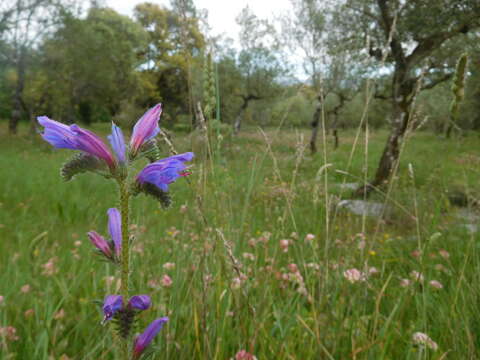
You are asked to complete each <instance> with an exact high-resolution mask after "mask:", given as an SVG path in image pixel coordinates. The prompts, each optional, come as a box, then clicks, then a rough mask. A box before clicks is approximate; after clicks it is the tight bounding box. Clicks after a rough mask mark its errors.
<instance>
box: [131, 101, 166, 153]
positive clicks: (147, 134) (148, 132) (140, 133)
mask: <svg viewBox="0 0 480 360" xmlns="http://www.w3.org/2000/svg"><path fill="white" fill-rule="evenodd" d="M161 114H162V104H157V105H155V106H154V107H152V108H151V109H149V110H148V111H147V112H146V113H145V114H143V116H142V117H141V118H140V120H138V121H137V123H136V124H135V126H134V127H133V132H132V137H131V139H130V151H131V153H132V156H135V155H136V154H137V152H138V149H140V147H141V146H142V144H144V143H145V142H146V141H148V140H150V139H152V138H153V137H155V136H156V135H157V134H158V133H159V132H160V127H159V126H158V121H159V120H160V115H161Z"/></svg>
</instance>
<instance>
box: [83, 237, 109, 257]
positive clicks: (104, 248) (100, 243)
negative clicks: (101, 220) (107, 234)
mask: <svg viewBox="0 0 480 360" xmlns="http://www.w3.org/2000/svg"><path fill="white" fill-rule="evenodd" d="M87 235H88V238H89V239H90V241H91V242H92V244H93V246H95V247H96V248H97V249H98V250H100V251H101V252H102V254H103V255H105V256H106V257H107V258H109V259H111V258H112V249H111V248H110V245H109V243H108V242H107V241H106V240H105V239H104V238H103V236H101V235H100V234H98V233H97V232H96V231H90V232H89V233H87Z"/></svg>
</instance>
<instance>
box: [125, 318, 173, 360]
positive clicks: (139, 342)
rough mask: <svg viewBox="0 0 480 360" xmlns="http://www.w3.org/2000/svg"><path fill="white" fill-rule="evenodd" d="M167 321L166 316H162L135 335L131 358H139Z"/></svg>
mask: <svg viewBox="0 0 480 360" xmlns="http://www.w3.org/2000/svg"><path fill="white" fill-rule="evenodd" d="M167 321H168V317H163V318H159V319H156V320H154V321H153V322H152V323H151V324H150V325H148V327H147V328H146V329H145V331H144V332H143V333H142V334H140V335H139V336H137V338H136V339H135V344H134V348H133V359H135V360H136V359H139V358H140V356H142V353H143V351H144V350H145V349H146V348H147V346H148V345H150V343H151V342H152V340H153V338H154V337H155V336H156V335H157V334H158V332H159V331H160V330H162V327H163V325H164V324H165V323H166V322H167Z"/></svg>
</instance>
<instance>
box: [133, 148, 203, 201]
mask: <svg viewBox="0 0 480 360" xmlns="http://www.w3.org/2000/svg"><path fill="white" fill-rule="evenodd" d="M193 156H194V155H193V153H192V152H187V153H184V154H179V155H175V156H170V157H168V158H165V159H162V160H159V161H156V162H154V163H151V164H149V165H147V166H145V168H144V169H143V170H142V171H140V173H139V174H138V176H137V181H138V182H139V183H140V184H144V183H150V184H153V185H155V186H157V187H158V188H159V189H160V190H162V191H164V192H167V191H168V184H171V183H172V182H174V181H175V180H177V179H178V178H179V177H180V176H186V175H189V173H188V172H186V171H185V169H186V166H185V164H184V162H186V161H191V160H192V159H193Z"/></svg>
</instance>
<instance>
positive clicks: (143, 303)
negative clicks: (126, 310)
mask: <svg viewBox="0 0 480 360" xmlns="http://www.w3.org/2000/svg"><path fill="white" fill-rule="evenodd" d="M151 304H152V301H151V300H150V296H148V295H135V296H132V297H131V298H130V301H129V302H128V306H129V307H131V308H133V309H136V310H142V311H143V310H147V309H148V308H149V307H150V305H151Z"/></svg>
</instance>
